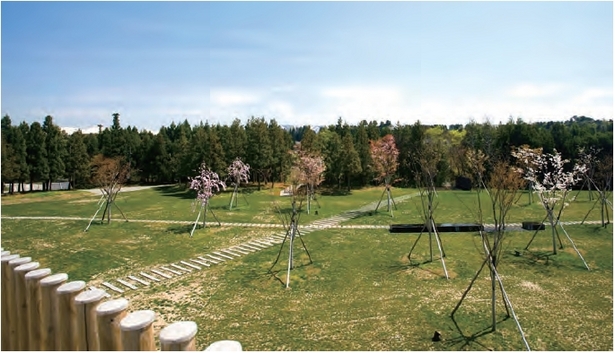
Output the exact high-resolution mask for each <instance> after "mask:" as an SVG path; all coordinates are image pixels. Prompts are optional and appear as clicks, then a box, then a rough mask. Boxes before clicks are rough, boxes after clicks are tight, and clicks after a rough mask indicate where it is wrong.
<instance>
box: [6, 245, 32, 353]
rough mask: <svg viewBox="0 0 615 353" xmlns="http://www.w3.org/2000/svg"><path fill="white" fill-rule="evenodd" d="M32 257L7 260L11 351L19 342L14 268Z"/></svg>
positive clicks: (29, 260)
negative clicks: (9, 283) (9, 285)
mask: <svg viewBox="0 0 615 353" xmlns="http://www.w3.org/2000/svg"><path fill="white" fill-rule="evenodd" d="M31 261H32V258H31V257H19V258H16V259H14V260H11V261H9V273H10V282H11V287H10V288H9V292H10V298H11V299H10V301H11V305H10V306H9V346H10V347H11V350H12V351H16V350H18V349H19V343H18V341H17V324H18V322H17V320H18V316H17V305H18V302H17V297H15V286H16V283H15V281H16V278H15V277H16V275H15V272H14V270H15V268H16V267H18V266H21V265H24V264H27V263H28V262H31Z"/></svg>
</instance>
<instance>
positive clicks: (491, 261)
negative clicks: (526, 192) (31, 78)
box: [451, 150, 530, 350]
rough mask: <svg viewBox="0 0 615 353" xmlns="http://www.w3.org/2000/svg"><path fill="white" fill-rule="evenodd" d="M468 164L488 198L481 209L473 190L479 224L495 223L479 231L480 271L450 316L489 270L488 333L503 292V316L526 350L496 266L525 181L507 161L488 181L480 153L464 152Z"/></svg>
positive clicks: (493, 327)
mask: <svg viewBox="0 0 615 353" xmlns="http://www.w3.org/2000/svg"><path fill="white" fill-rule="evenodd" d="M466 156H467V160H468V162H469V165H470V166H472V169H473V177H474V180H475V183H476V184H477V185H479V188H480V187H482V188H483V190H485V192H486V194H487V195H488V197H489V205H488V209H485V210H484V209H483V207H482V202H481V195H480V194H481V193H480V192H479V188H476V195H477V200H478V217H479V222H480V224H481V225H484V221H485V218H486V217H489V218H491V219H492V220H493V222H494V229H493V230H492V231H491V232H489V233H488V232H485V231H484V230H480V231H479V232H480V237H481V245H482V249H483V256H484V257H485V258H484V260H483V262H482V264H481V266H480V268H479V270H478V271H477V272H476V274H475V275H474V277H473V278H472V280H471V281H470V284H469V285H468V288H467V289H466V290H465V291H464V293H463V295H462V296H461V299H460V300H459V302H458V303H457V305H456V306H455V308H454V309H453V311H452V313H451V317H454V315H455V313H456V312H457V310H458V309H459V307H460V306H461V304H462V303H463V300H464V299H465V297H466V296H467V295H468V293H469V292H470V290H471V289H472V286H473V285H474V283H475V281H476V280H477V278H478V276H479V275H480V273H481V272H482V271H483V269H484V268H485V265H487V266H488V268H489V274H490V278H491V330H492V331H495V330H496V308H497V292H498V288H499V291H500V292H501V293H502V299H503V301H504V307H505V309H506V316H507V317H510V316H511V315H512V317H513V319H514V320H515V323H516V325H517V328H518V330H519V332H520V334H521V338H522V340H523V342H524V344H525V346H526V347H527V349H528V350H529V349H530V347H529V345H528V343H527V340H526V339H525V334H524V333H523V329H522V328H521V325H520V324H519V320H518V319H517V317H516V315H515V313H514V309H513V306H512V303H511V301H510V299H509V297H508V295H507V293H506V290H505V289H504V283H503V282H502V278H501V277H500V275H499V273H498V269H497V268H498V264H499V262H500V260H501V252H502V248H503V246H502V245H503V239H504V236H505V234H506V233H505V232H506V223H507V221H508V212H509V211H510V209H511V207H512V206H513V205H514V204H515V203H516V202H517V201H518V200H519V197H520V195H521V194H520V193H519V190H520V189H522V188H523V187H524V186H525V181H524V180H523V178H522V174H521V172H520V170H519V169H518V168H515V167H511V166H510V165H509V164H508V163H507V162H503V161H497V162H495V163H493V164H494V168H493V172H492V174H491V175H490V178H489V179H488V180H487V178H486V175H485V165H486V164H487V163H489V158H488V156H486V155H485V154H484V153H482V151H480V150H477V151H474V150H468V151H467V152H466Z"/></svg>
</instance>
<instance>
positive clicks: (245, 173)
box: [227, 158, 250, 210]
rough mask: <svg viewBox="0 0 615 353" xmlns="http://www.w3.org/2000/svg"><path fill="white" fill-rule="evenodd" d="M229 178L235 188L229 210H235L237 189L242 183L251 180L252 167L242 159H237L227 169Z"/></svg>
mask: <svg viewBox="0 0 615 353" xmlns="http://www.w3.org/2000/svg"><path fill="white" fill-rule="evenodd" d="M227 172H228V178H229V179H230V180H231V184H232V185H233V186H234V188H233V194H232V195H231V202H230V203H229V207H228V209H229V210H232V209H233V200H234V202H235V207H237V189H239V185H240V184H241V183H247V182H248V181H249V180H250V165H249V164H245V163H244V162H242V161H241V159H240V158H236V159H235V160H234V161H233V163H231V165H229V166H228V169H227Z"/></svg>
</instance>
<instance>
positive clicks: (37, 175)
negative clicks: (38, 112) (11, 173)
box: [27, 121, 49, 190]
mask: <svg viewBox="0 0 615 353" xmlns="http://www.w3.org/2000/svg"><path fill="white" fill-rule="evenodd" d="M45 135H46V134H45V131H43V128H42V126H41V124H40V123H39V122H38V121H35V122H33V123H32V124H31V125H30V133H29V134H28V138H27V151H28V157H27V161H28V166H29V167H30V168H29V169H30V178H29V179H30V190H32V189H33V184H34V182H39V181H45V180H48V178H49V164H48V161H47V147H46V141H45V140H46V139H45Z"/></svg>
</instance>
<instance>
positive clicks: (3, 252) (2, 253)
mask: <svg viewBox="0 0 615 353" xmlns="http://www.w3.org/2000/svg"><path fill="white" fill-rule="evenodd" d="M0 255H1V256H6V255H11V252H10V251H4V250H2V252H0Z"/></svg>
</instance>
